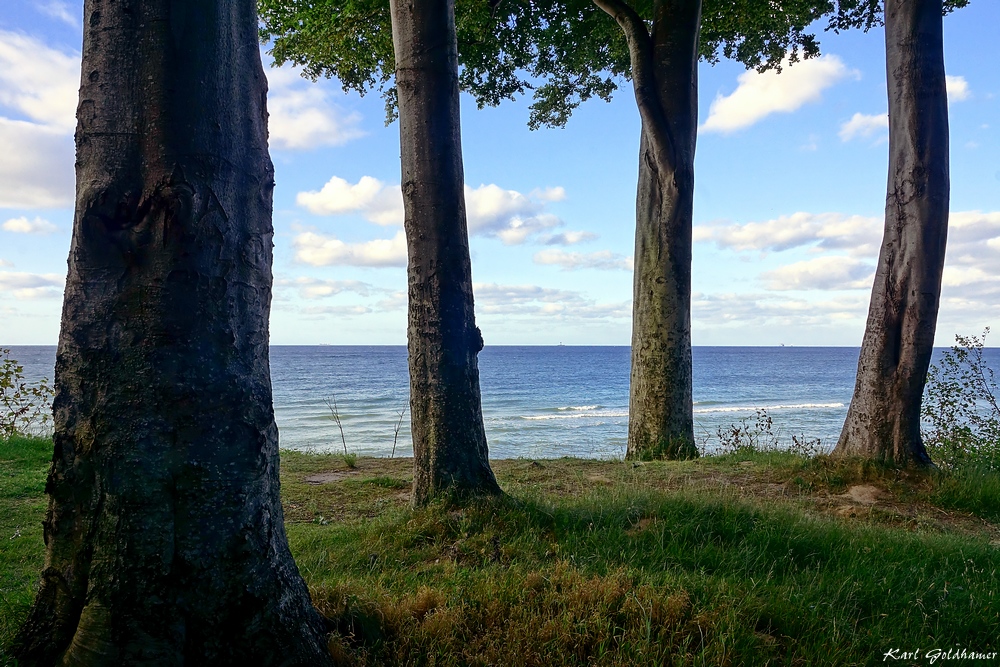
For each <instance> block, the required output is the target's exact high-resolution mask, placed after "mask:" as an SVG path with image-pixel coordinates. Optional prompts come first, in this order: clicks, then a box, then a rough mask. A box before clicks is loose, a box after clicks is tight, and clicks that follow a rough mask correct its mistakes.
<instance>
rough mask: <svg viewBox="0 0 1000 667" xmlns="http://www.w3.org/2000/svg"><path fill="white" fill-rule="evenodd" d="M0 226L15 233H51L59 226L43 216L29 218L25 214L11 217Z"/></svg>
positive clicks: (57, 229)
mask: <svg viewBox="0 0 1000 667" xmlns="http://www.w3.org/2000/svg"><path fill="white" fill-rule="evenodd" d="M0 228H3V230H4V231H7V232H14V233H15V234H53V233H55V232H57V231H59V228H58V227H56V226H55V225H53V224H52V223H51V222H49V221H48V220H45V219H43V218H35V219H34V220H29V219H28V218H27V217H25V216H21V217H20V218H11V219H10V220H7V221H6V222H4V223H3V224H2V225H0Z"/></svg>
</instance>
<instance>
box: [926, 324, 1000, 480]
mask: <svg viewBox="0 0 1000 667" xmlns="http://www.w3.org/2000/svg"><path fill="white" fill-rule="evenodd" d="M989 331H990V330H989V328H987V329H986V330H985V331H983V334H982V335H981V336H955V341H956V344H955V345H954V346H953V347H952V348H951V349H950V350H949V351H947V352H945V353H944V356H943V357H942V359H941V362H940V364H938V365H933V366H931V368H930V371H929V372H928V374H927V387H926V389H925V392H924V403H923V417H924V429H923V433H922V435H923V439H924V445H925V446H926V447H927V452H928V453H929V454H930V456H931V458H932V459H933V460H934V461H935V462H936V463H937V464H938V466H940V467H941V468H945V469H955V468H960V467H970V466H971V467H976V468H980V469H986V470H994V471H996V470H1000V406H998V405H997V395H998V391H997V384H996V377H995V375H994V371H993V369H992V368H990V367H989V366H987V365H986V362H985V361H984V360H983V348H984V346H985V342H986V335H987V334H988V333H989Z"/></svg>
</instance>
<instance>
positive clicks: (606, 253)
mask: <svg viewBox="0 0 1000 667" xmlns="http://www.w3.org/2000/svg"><path fill="white" fill-rule="evenodd" d="M534 260H535V263H536V264H548V265H555V266H560V267H562V268H563V269H564V270H567V271H573V270H577V269H599V270H604V271H615V270H620V271H631V270H632V258H631V257H626V256H625V255H620V254H618V253H616V252H611V251H610V250H599V251H597V252H586V253H584V252H566V251H565V250H542V251H541V252H537V253H535V257H534Z"/></svg>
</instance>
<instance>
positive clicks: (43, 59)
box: [0, 30, 80, 134]
mask: <svg viewBox="0 0 1000 667" xmlns="http://www.w3.org/2000/svg"><path fill="white" fill-rule="evenodd" d="M79 93H80V54H78V53H74V54H67V53H63V52H61V51H57V50H56V49H52V48H49V47H48V46H47V45H46V44H45V43H43V42H41V41H39V40H37V39H35V38H34V37H28V36H26V35H21V34H19V33H16V32H8V31H4V30H0V105H3V106H5V107H7V108H9V109H11V110H13V111H14V112H16V113H18V114H21V115H22V116H24V117H26V118H27V119H28V120H31V121H34V122H35V123H38V124H41V125H44V126H45V127H47V128H51V129H55V130H59V131H61V132H62V133H64V134H72V133H73V130H74V129H75V128H76V104H77V100H78V98H79Z"/></svg>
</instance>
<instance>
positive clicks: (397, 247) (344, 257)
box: [292, 230, 406, 266]
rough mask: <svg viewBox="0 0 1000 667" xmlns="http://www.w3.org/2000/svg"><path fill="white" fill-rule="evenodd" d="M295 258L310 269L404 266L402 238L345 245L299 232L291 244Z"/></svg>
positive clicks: (334, 239) (337, 240) (331, 238)
mask: <svg viewBox="0 0 1000 667" xmlns="http://www.w3.org/2000/svg"><path fill="white" fill-rule="evenodd" d="M292 244H293V246H294V247H295V259H296V260H297V261H299V262H303V263H305V264H311V265H312V266H406V237H405V236H404V234H403V232H402V230H400V231H399V232H397V233H396V235H395V236H394V237H392V238H391V239H375V240H374V241H365V242H362V243H345V242H343V241H341V240H340V239H337V238H334V237H332V236H324V235H323V234H317V233H316V232H302V233H300V234H298V235H297V236H296V237H295V239H294V240H293V241H292Z"/></svg>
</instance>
